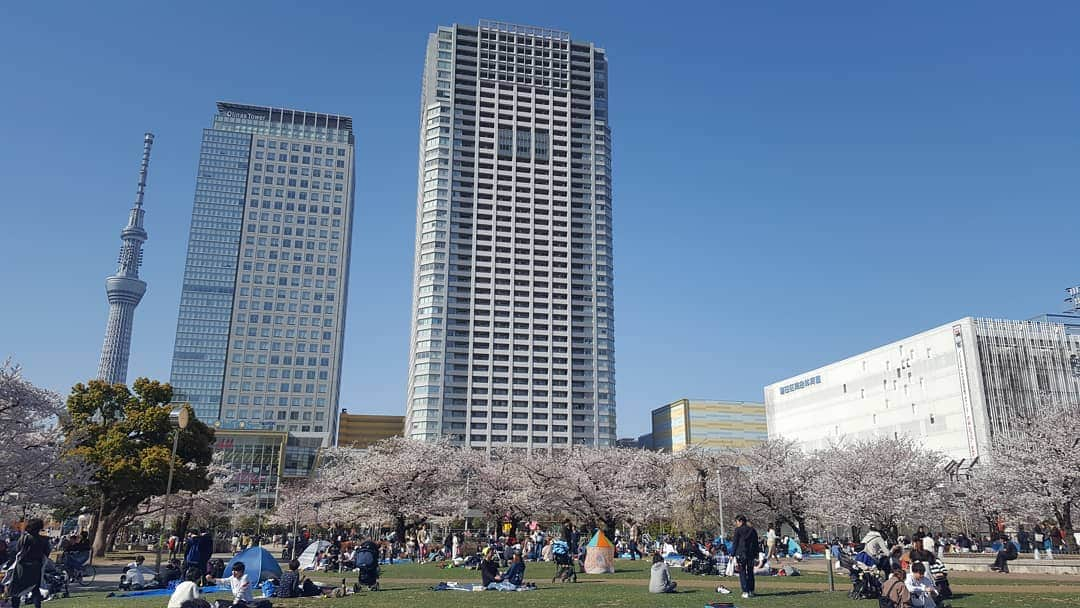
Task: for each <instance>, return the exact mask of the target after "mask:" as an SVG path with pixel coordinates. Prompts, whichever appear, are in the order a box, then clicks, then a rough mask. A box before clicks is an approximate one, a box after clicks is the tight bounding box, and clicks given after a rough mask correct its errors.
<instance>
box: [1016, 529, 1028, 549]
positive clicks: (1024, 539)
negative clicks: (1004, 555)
mask: <svg viewBox="0 0 1080 608" xmlns="http://www.w3.org/2000/svg"><path fill="white" fill-rule="evenodd" d="M1016 540H1017V542H1019V543H1020V553H1031V535H1030V534H1028V531H1027V530H1025V529H1024V526H1023V525H1022V524H1021V525H1020V527H1019V530H1018V531H1017V533H1016Z"/></svg>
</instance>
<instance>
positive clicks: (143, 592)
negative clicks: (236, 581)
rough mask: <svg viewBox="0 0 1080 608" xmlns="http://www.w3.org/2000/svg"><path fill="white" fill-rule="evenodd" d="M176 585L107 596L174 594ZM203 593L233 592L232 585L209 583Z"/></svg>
mask: <svg viewBox="0 0 1080 608" xmlns="http://www.w3.org/2000/svg"><path fill="white" fill-rule="evenodd" d="M175 587H176V585H173V586H172V587H170V588H166V589H143V590H141V591H127V592H124V593H114V594H111V595H109V596H107V597H112V598H117V597H153V596H157V595H172V592H173V591H174V590H175ZM201 591H202V592H203V593H221V592H224V591H228V592H232V587H230V586H229V585H209V586H206V587H203V588H202V589H201Z"/></svg>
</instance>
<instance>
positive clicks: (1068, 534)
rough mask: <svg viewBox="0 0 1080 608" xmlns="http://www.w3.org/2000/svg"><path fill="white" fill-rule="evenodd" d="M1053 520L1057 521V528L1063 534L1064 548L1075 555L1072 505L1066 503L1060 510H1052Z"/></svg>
mask: <svg viewBox="0 0 1080 608" xmlns="http://www.w3.org/2000/svg"><path fill="white" fill-rule="evenodd" d="M1054 518H1055V519H1057V524H1058V528H1060V529H1061V531H1062V532H1064V533H1065V546H1066V547H1068V548H1069V551H1070V552H1073V553H1075V552H1076V549H1077V546H1076V537H1075V536H1073V526H1072V503H1071V502H1066V503H1063V504H1062V505H1061V507H1060V508H1056V509H1054Z"/></svg>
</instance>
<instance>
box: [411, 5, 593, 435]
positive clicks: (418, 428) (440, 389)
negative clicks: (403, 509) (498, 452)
mask: <svg viewBox="0 0 1080 608" xmlns="http://www.w3.org/2000/svg"><path fill="white" fill-rule="evenodd" d="M607 73H608V65H607V56H606V54H605V52H604V50H603V49H601V48H598V47H596V46H595V45H594V44H592V43H590V42H582V41H574V40H571V37H570V34H568V33H566V32H560V31H556V30H550V29H545V28H539V27H528V26H521V25H511V24H508V23H499V22H493V21H481V22H480V24H479V26H478V27H477V26H466V25H453V26H446V27H439V28H438V30H437V31H436V32H434V33H432V34H431V35H430V36H429V39H428V45H427V59H426V64H425V68H424V78H423V89H422V96H421V97H422V103H421V111H420V159H419V179H418V188H417V190H418V195H417V210H416V222H417V235H416V260H415V265H416V266H415V285H414V292H413V321H412V332H411V336H410V340H411V347H410V354H409V389H408V403H407V416H406V435H407V436H409V437H413V438H418V439H423V440H434V439H436V438H438V437H449V438H450V440H451V442H452V443H454V444H456V445H464V446H469V447H474V448H489V447H493V446H514V447H521V448H527V449H547V448H558V447H563V446H567V445H569V444H585V445H605V446H606V445H613V444H614V442H615V347H614V333H615V332H614V324H615V321H614V304H613V297H612V285H613V270H612V243H611V130H610V128H609V126H608V114H607V97H608V95H607Z"/></svg>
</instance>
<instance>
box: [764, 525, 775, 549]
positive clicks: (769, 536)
mask: <svg viewBox="0 0 1080 608" xmlns="http://www.w3.org/2000/svg"><path fill="white" fill-rule="evenodd" d="M765 541H766V542H768V543H770V544H774V545H775V544H776V530H773V529H772V528H769V531H768V532H766V533H765Z"/></svg>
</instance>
